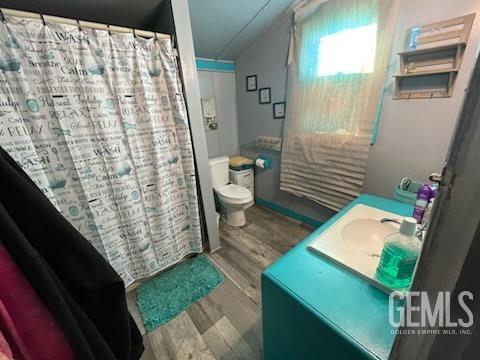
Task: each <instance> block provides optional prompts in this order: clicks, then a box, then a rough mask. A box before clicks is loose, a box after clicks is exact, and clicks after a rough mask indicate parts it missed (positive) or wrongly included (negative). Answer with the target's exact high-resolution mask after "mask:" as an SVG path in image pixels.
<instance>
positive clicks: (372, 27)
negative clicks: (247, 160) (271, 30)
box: [280, 0, 398, 210]
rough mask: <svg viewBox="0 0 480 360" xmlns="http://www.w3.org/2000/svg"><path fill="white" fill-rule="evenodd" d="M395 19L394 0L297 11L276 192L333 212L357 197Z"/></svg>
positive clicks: (359, 0) (337, 1)
mask: <svg viewBox="0 0 480 360" xmlns="http://www.w3.org/2000/svg"><path fill="white" fill-rule="evenodd" d="M397 13H398V0H329V1H314V2H309V3H308V4H307V5H305V6H303V7H301V8H299V9H297V10H296V11H295V15H294V30H293V33H292V39H291V42H290V53H289V77H288V90H287V94H288V96H287V114H286V119H285V125H284V140H283V148H282V161H281V175H280V189H281V190H284V191H288V192H291V193H293V194H295V195H297V196H304V197H307V198H309V199H311V200H314V201H316V202H318V203H320V204H322V205H324V206H326V207H328V208H331V209H334V210H339V209H341V208H342V207H344V206H345V205H346V204H347V203H348V202H350V201H351V200H353V199H354V198H355V197H357V196H358V195H359V194H360V191H361V188H362V185H363V179H364V176H365V167H366V162H367V158H368V152H369V148H370V142H371V136H372V128H373V126H374V122H375V118H376V114H377V109H378V106H379V103H380V98H381V93H382V90H383V86H384V82H385V79H386V72H387V68H388V60H389V56H390V51H391V42H392V38H393V33H394V29H395V24H396V16H397Z"/></svg>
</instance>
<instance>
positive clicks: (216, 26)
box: [189, 0, 295, 60]
mask: <svg viewBox="0 0 480 360" xmlns="http://www.w3.org/2000/svg"><path fill="white" fill-rule="evenodd" d="M294 2H295V1H294V0H241V1H238V0H189V6H190V18H191V22H192V31H193V41H194V44H195V54H196V56H197V57H201V58H207V59H215V60H235V59H236V58H238V57H239V56H240V55H241V54H242V53H243V52H244V51H245V50H247V49H248V48H249V47H250V46H251V45H253V44H254V43H255V41H256V40H257V39H258V38H259V37H261V36H262V34H264V33H265V32H266V31H268V30H269V29H270V28H271V27H272V26H273V25H274V23H275V21H276V20H278V18H279V17H280V16H281V15H282V14H284V13H285V12H286V11H287V10H288V9H289V7H290V6H291V5H292V4H293V3H294Z"/></svg>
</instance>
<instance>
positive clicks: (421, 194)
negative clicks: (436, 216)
mask: <svg viewBox="0 0 480 360" xmlns="http://www.w3.org/2000/svg"><path fill="white" fill-rule="evenodd" d="M431 194H432V188H431V187H430V185H428V184H423V185H422V186H420V188H419V189H418V192H417V199H416V200H415V208H414V209H413V217H414V218H415V219H416V220H417V222H418V223H419V224H420V223H421V222H422V219H423V214H424V213H425V209H426V208H427V206H428V202H429V201H430V196H431Z"/></svg>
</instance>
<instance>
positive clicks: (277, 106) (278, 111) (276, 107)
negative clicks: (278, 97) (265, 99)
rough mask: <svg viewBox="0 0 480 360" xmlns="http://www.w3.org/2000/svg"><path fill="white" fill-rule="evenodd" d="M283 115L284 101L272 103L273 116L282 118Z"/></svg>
mask: <svg viewBox="0 0 480 360" xmlns="http://www.w3.org/2000/svg"><path fill="white" fill-rule="evenodd" d="M284 117H285V101H282V102H278V103H274V104H273V118H274V119H283V118H284Z"/></svg>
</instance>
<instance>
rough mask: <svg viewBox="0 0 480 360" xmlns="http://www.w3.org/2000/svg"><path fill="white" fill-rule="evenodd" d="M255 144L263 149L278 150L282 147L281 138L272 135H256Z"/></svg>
mask: <svg viewBox="0 0 480 360" xmlns="http://www.w3.org/2000/svg"><path fill="white" fill-rule="evenodd" d="M255 145H256V146H258V147H261V148H264V149H270V150H275V151H280V150H281V149H282V139H281V138H278V137H273V136H257V138H256V139H255Z"/></svg>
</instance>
